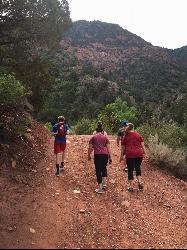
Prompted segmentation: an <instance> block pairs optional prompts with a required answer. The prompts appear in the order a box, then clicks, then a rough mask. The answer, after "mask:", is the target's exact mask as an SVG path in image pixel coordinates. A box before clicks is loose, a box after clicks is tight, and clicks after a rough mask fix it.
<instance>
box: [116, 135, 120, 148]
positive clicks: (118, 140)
mask: <svg viewBox="0 0 187 250" xmlns="http://www.w3.org/2000/svg"><path fill="white" fill-rule="evenodd" d="M120 139H121V137H120V136H118V137H117V146H118V147H119V142H120Z"/></svg>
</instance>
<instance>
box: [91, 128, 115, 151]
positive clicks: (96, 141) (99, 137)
mask: <svg viewBox="0 0 187 250" xmlns="http://www.w3.org/2000/svg"><path fill="white" fill-rule="evenodd" d="M89 143H90V144H92V146H93V149H94V154H95V155H100V154H104V155H108V149H107V144H108V143H110V142H109V140H108V138H107V137H106V136H105V135H103V133H97V134H95V135H93V136H92V137H91V139H90V141H89Z"/></svg>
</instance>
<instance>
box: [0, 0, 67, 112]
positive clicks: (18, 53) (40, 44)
mask: <svg viewBox="0 0 187 250" xmlns="http://www.w3.org/2000/svg"><path fill="white" fill-rule="evenodd" d="M70 25H71V19H70V12H69V5H68V2H67V1H66V0H61V1H59V0H32V1H29V0H1V1H0V31H1V32H0V65H1V68H0V71H1V72H2V71H3V72H6V73H11V72H14V73H15V76H16V78H17V79H18V80H21V82H22V83H23V84H24V85H25V86H26V87H27V88H30V89H31V90H32V92H33V96H34V97H33V98H32V100H33V101H34V102H35V103H37V105H36V106H37V109H40V108H41V104H42V99H43V93H44V90H45V89H46V88H48V87H49V85H50V84H52V82H53V80H52V79H51V76H50V72H49V68H50V65H49V64H48V63H46V61H45V60H44V59H43V57H42V56H43V55H44V52H45V53H46V52H48V51H49V50H52V49H55V48H56V47H57V45H58V44H59V42H60V40H61V39H62V35H63V32H64V31H65V30H66V29H67V28H68V27H69V26H70ZM38 93H39V94H38ZM35 103H33V104H35Z"/></svg>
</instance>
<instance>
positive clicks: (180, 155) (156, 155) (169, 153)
mask: <svg viewBox="0 0 187 250" xmlns="http://www.w3.org/2000/svg"><path fill="white" fill-rule="evenodd" d="M147 148H148V156H149V160H150V162H151V163H153V164H154V165H156V166H158V167H160V168H164V169H168V170H169V171H171V172H173V173H174V174H175V175H177V176H180V177H187V164H186V152H185V150H184V149H172V148H170V147H169V146H168V145H166V144H164V143H162V142H159V138H158V135H157V134H156V135H154V136H150V137H149V139H148V144H147Z"/></svg>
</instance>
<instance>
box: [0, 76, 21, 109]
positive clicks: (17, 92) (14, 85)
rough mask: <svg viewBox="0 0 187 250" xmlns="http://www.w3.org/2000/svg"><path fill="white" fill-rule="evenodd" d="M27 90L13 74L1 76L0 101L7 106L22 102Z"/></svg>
mask: <svg viewBox="0 0 187 250" xmlns="http://www.w3.org/2000/svg"><path fill="white" fill-rule="evenodd" d="M25 96H26V90H25V88H24V87H23V86H22V84H21V83H20V82H19V81H18V80H16V79H15V77H14V76H13V75H1V76H0V103H1V104H4V105H7V106H14V105H19V104H21V102H22V100H23V98H24V97H25Z"/></svg>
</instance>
